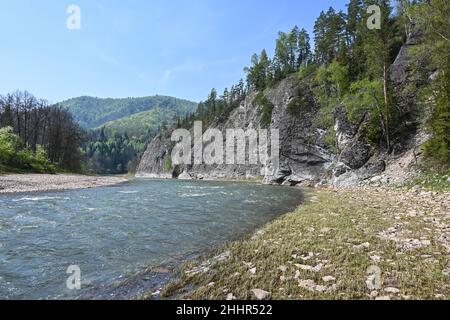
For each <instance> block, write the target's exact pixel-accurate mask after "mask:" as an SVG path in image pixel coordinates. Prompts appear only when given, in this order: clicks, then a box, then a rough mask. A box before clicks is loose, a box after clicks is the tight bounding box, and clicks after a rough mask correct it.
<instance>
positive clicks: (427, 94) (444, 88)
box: [406, 0, 450, 167]
mask: <svg viewBox="0 0 450 320" xmlns="http://www.w3.org/2000/svg"><path fill="white" fill-rule="evenodd" d="M408 4H409V6H408V7H407V11H406V14H407V15H408V17H409V18H408V19H412V20H414V21H415V22H416V23H417V24H418V27H419V28H420V29H421V30H422V31H423V32H424V36H423V39H424V40H423V41H422V43H420V45H419V46H417V49H416V51H414V52H413V54H414V55H415V56H421V57H427V58H428V61H429V65H428V68H429V69H431V70H436V72H435V74H434V77H433V80H432V81H430V82H429V83H427V84H425V86H424V87H423V89H422V90H421V91H422V94H421V95H422V100H423V101H424V102H425V104H426V105H427V106H428V110H429V111H430V114H431V116H430V118H429V121H428V128H429V130H430V133H431V138H430V140H429V141H428V142H427V144H426V151H427V153H428V155H430V156H431V157H433V158H434V159H436V160H437V161H439V162H440V163H442V164H444V165H446V166H447V167H448V166H449V165H450V55H449V52H450V28H449V26H448V23H449V20H448V19H449V17H448V13H449V12H450V2H449V1H447V0H429V1H420V2H419V3H418V4H415V5H412V6H411V3H408Z"/></svg>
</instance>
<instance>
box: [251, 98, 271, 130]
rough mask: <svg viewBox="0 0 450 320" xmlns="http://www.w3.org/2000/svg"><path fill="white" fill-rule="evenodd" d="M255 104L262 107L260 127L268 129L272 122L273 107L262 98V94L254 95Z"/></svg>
mask: <svg viewBox="0 0 450 320" xmlns="http://www.w3.org/2000/svg"><path fill="white" fill-rule="evenodd" d="M255 102H256V104H257V105H260V106H262V115H261V127H263V128H265V127H268V126H269V125H270V123H271V122H272V112H273V108H274V105H273V104H272V103H271V102H270V101H269V100H268V99H267V98H266V97H265V96H264V94H263V93H262V92H260V93H258V94H257V95H256V97H255Z"/></svg>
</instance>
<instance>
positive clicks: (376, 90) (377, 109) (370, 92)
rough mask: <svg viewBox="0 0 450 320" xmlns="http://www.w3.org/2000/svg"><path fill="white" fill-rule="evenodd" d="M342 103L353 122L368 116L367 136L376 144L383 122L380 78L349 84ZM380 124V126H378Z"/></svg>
mask: <svg viewBox="0 0 450 320" xmlns="http://www.w3.org/2000/svg"><path fill="white" fill-rule="evenodd" d="M344 105H345V109H346V112H347V115H348V117H349V119H350V120H351V121H353V122H355V123H359V122H361V121H362V120H363V119H365V118H368V122H367V123H366V125H367V138H368V141H369V142H371V143H372V144H377V143H378V142H379V139H380V135H381V133H382V131H381V128H382V127H383V125H384V122H383V109H382V106H383V83H382V82H381V80H379V81H377V80H373V81H370V80H369V79H367V78H366V79H363V80H361V81H358V82H354V83H352V84H351V86H350V90H349V93H348V95H347V96H346V97H345V99H344ZM380 124H381V126H380Z"/></svg>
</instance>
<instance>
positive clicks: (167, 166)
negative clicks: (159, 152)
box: [164, 156, 172, 171]
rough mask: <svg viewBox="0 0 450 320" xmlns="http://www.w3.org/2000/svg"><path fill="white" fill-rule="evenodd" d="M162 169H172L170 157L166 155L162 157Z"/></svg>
mask: <svg viewBox="0 0 450 320" xmlns="http://www.w3.org/2000/svg"><path fill="white" fill-rule="evenodd" d="M164 169H165V170H166V171H170V170H171V169H172V157H171V156H168V157H166V158H165V159H164Z"/></svg>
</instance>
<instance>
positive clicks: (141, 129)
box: [97, 107, 186, 137]
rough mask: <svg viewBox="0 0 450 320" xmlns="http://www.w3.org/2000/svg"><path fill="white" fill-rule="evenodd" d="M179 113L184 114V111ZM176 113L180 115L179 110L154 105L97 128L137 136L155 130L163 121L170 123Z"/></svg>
mask: <svg viewBox="0 0 450 320" xmlns="http://www.w3.org/2000/svg"><path fill="white" fill-rule="evenodd" d="M181 113H182V114H186V113H185V112H181ZM176 114H178V115H180V112H176V111H174V110H167V109H163V108H160V107H156V108H153V109H151V110H149V111H144V112H139V113H135V114H132V115H129V116H127V117H123V118H120V119H117V120H113V121H109V122H106V123H104V124H102V125H101V126H99V127H97V128H98V129H100V127H105V129H106V131H107V132H118V133H125V132H126V133H127V134H128V135H130V136H136V137H139V136H140V135H143V134H146V133H149V132H150V131H152V132H155V131H156V130H157V129H158V128H159V126H160V125H161V124H163V123H166V124H169V123H171V121H172V120H173V116H174V115H176Z"/></svg>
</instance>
